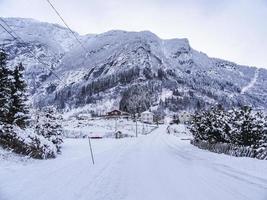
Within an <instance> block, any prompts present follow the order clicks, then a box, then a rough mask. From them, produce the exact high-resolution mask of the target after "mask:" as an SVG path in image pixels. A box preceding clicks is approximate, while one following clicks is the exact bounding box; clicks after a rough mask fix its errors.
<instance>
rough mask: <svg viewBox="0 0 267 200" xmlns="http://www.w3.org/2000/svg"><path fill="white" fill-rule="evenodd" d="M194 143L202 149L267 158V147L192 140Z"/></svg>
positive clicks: (239, 155) (240, 155)
mask: <svg viewBox="0 0 267 200" xmlns="http://www.w3.org/2000/svg"><path fill="white" fill-rule="evenodd" d="M190 143H191V144H192V145H194V146H197V147H198V148H200V149H205V150H209V151H211V152H215V153H223V154H227V155H231V156H236V157H250V158H257V159H260V160H267V149H266V148H265V149H263V148H262V149H253V148H250V147H244V146H238V145H234V144H225V143H215V144H210V143H208V142H206V141H200V140H191V142H190Z"/></svg>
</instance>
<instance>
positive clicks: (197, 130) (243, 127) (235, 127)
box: [191, 106, 267, 149]
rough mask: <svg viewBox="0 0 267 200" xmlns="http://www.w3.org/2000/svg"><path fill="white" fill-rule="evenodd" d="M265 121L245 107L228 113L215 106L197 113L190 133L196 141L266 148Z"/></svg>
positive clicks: (260, 115) (261, 116)
mask: <svg viewBox="0 0 267 200" xmlns="http://www.w3.org/2000/svg"><path fill="white" fill-rule="evenodd" d="M266 120H267V119H266V117H265V118H264V116H263V114H262V113H261V112H253V111H252V109H251V107H248V106H244V107H241V108H234V109H232V110H229V111H225V110H224V109H222V107H221V106H217V107H212V108H211V109H210V110H208V111H201V112H198V113H196V114H195V115H194V116H193V123H192V127H191V131H192V133H193V136H194V138H195V140H201V141H207V142H209V143H230V144H235V145H239V146H247V147H251V148H253V149H258V148H266V146H267V145H266V144H267V133H266V132H267V128H266V127H267V121H266Z"/></svg>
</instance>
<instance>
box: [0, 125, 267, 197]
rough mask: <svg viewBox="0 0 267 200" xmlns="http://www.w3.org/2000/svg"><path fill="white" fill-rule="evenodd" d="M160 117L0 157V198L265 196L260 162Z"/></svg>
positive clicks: (265, 168) (266, 173)
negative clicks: (45, 151) (50, 149)
mask: <svg viewBox="0 0 267 200" xmlns="http://www.w3.org/2000/svg"><path fill="white" fill-rule="evenodd" d="M166 127H167V126H165V125H161V126H160V127H159V128H158V129H156V130H155V131H153V132H152V133H151V134H149V135H140V136H139V137H138V138H124V139H118V140H116V139H109V138H106V139H101V140H92V145H93V150H94V153H95V162H96V163H95V165H92V163H91V158H90V153H89V145H88V140H87V139H66V140H65V143H64V145H63V149H62V151H63V153H62V155H60V156H59V157H58V158H56V159H52V160H43V161H39V160H32V159H23V160H22V161H20V160H19V158H18V157H15V158H16V159H14V157H12V156H7V157H5V159H3V156H2V157H0V159H1V160H0V199H1V200H53V199H56V200H61V199H62V200H120V199H122V200H177V199H181V200H266V199H267V163H266V161H262V160H256V159H251V158H236V157H230V156H227V155H220V154H215V153H211V152H208V151H203V150H200V149H198V148H196V147H194V146H192V145H190V144H189V141H188V140H182V139H183V138H186V135H185V134H181V135H179V134H176V136H174V135H172V134H171V135H169V134H166ZM0 155H1V150H0Z"/></svg>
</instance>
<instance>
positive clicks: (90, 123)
mask: <svg viewBox="0 0 267 200" xmlns="http://www.w3.org/2000/svg"><path fill="white" fill-rule="evenodd" d="M63 127H64V132H65V136H66V137H69V138H78V137H80V138H82V137H88V136H94V137H114V136H115V132H117V131H121V132H122V134H125V135H128V136H129V137H133V136H136V130H137V134H139V135H140V134H142V135H146V134H148V133H150V132H151V131H152V130H154V129H155V128H156V125H153V124H145V123H142V122H140V121H138V122H137V123H135V122H134V121H132V120H131V119H129V120H127V119H104V118H91V119H87V120H77V119H73V120H67V121H65V122H64V123H63ZM136 127H137V128H136Z"/></svg>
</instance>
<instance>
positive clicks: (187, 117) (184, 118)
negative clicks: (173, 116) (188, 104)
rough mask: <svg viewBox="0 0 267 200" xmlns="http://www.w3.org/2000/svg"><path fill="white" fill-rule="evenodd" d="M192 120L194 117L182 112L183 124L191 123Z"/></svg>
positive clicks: (180, 117) (180, 119) (180, 118)
mask: <svg viewBox="0 0 267 200" xmlns="http://www.w3.org/2000/svg"><path fill="white" fill-rule="evenodd" d="M191 120H192V115H191V114H190V113H189V112H187V111H182V112H181V113H180V114H179V122H180V123H181V124H187V123H190V122H191Z"/></svg>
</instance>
